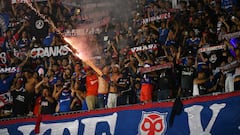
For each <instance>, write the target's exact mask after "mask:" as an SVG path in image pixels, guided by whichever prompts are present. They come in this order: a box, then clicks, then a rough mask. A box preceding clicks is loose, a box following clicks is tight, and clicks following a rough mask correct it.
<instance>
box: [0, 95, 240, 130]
mask: <svg viewBox="0 0 240 135" xmlns="http://www.w3.org/2000/svg"><path fill="white" fill-rule="evenodd" d="M182 102H183V109H182V112H181V114H180V115H176V116H175V119H174V122H173V124H172V125H171V126H169V124H168V123H169V119H170V115H171V111H172V106H173V102H158V103H149V104H144V105H142V104H141V105H140V104H139V105H132V106H123V107H119V108H112V109H104V110H97V111H87V112H79V113H76V112H75V113H73V114H62V115H54V116H51V115H46V116H44V117H42V120H41V122H40V131H39V132H40V133H39V135H43V134H44V135H50V134H52V135H55V134H57V135H65V134H68V135H94V134H95V135H103V134H104V135H164V134H166V135H203V134H204V135H239V134H240V117H239V114H240V109H239V102H240V91H236V92H232V93H227V94H226V93H225V94H219V95H214V96H202V97H195V98H190V99H186V100H183V101H182ZM36 121H37V118H35V117H34V118H17V119H13V120H5V121H0V134H1V135H16V134H24V135H33V134H34V128H35V123H36Z"/></svg>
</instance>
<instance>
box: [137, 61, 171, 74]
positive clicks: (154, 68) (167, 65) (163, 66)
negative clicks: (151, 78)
mask: <svg viewBox="0 0 240 135" xmlns="http://www.w3.org/2000/svg"><path fill="white" fill-rule="evenodd" d="M172 67H173V63H172V62H168V63H165V64H161V65H155V66H150V67H145V68H140V72H141V73H142V74H144V73H149V72H153V71H157V70H161V69H167V68H172Z"/></svg>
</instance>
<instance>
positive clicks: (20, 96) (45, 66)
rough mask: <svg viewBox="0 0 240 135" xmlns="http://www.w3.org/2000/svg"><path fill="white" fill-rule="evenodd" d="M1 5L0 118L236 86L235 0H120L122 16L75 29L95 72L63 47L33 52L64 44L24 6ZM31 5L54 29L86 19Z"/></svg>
mask: <svg viewBox="0 0 240 135" xmlns="http://www.w3.org/2000/svg"><path fill="white" fill-rule="evenodd" d="M1 3H2V4H1V5H2V9H1V12H0V15H2V16H4V15H5V16H6V15H7V16H8V17H9V22H11V23H9V24H8V27H7V29H6V30H3V28H2V27H1V32H0V33H1V35H0V36H1V37H0V53H1V55H0V66H1V72H0V95H1V103H2V104H3V105H1V109H0V110H1V116H6V115H7V116H10V117H17V116H27V115H38V114H54V113H61V112H70V111H80V110H95V109H101V108H114V107H117V106H121V105H129V104H136V103H149V102H156V101H164V100H167V99H173V98H176V97H177V96H180V97H192V96H199V95H206V94H213V93H222V92H232V91H235V90H239V89H240V72H239V58H240V50H239V47H238V45H239V43H240V40H239V37H240V36H239V35H240V34H239V31H240V9H239V7H240V2H239V1H237V0H186V1H184V0H182V1H180V2H179V3H178V5H175V7H173V4H172V3H171V1H167V0H128V4H129V5H131V8H130V9H126V10H129V15H124V14H122V15H120V16H117V17H116V16H111V14H110V17H111V20H110V21H109V22H108V23H107V24H106V25H103V26H101V27H99V28H98V31H94V32H93V33H88V34H85V35H81V38H83V37H84V40H85V41H86V42H87V43H88V44H89V48H96V49H95V50H94V53H95V54H94V56H98V57H95V59H92V61H93V62H94V63H95V64H96V65H97V67H99V68H100V69H101V71H102V74H103V75H99V74H97V73H96V72H95V71H94V70H93V69H92V68H91V67H90V66H88V64H87V63H85V62H84V61H81V60H80V59H79V58H78V57H76V56H75V55H74V54H72V53H71V52H68V54H67V55H62V56H52V55H50V56H44V57H41V56H38V57H34V55H35V54H34V52H33V51H32V50H33V49H34V48H51V47H59V48H60V47H62V46H63V45H66V44H67V42H66V41H65V40H64V39H63V38H62V35H60V34H59V33H57V32H56V29H54V28H53V27H52V26H51V25H49V24H48V23H47V22H46V21H44V20H42V18H40V17H39V16H38V15H37V14H36V13H35V12H34V11H33V10H31V9H30V8H29V7H28V6H27V5H26V4H24V3H11V2H6V1H1ZM3 4H4V5H3ZM33 7H35V8H36V9H37V10H38V11H40V13H41V14H43V15H44V16H46V18H47V19H48V20H50V22H53V23H54V24H55V25H56V27H57V29H58V30H59V31H61V32H62V33H66V32H67V31H68V32H69V31H71V30H74V29H78V27H77V26H78V25H79V24H83V23H86V20H87V19H83V18H84V17H83V16H82V15H81V10H80V9H79V8H76V7H74V6H66V5H65V4H63V3H61V2H60V1H59V0H46V1H42V2H33ZM129 16H130V17H129ZM81 38H79V39H81ZM35 53H37V52H35ZM3 56H5V57H3ZM9 68H13V69H15V70H13V72H10V70H5V69H9ZM7 93H10V96H9V94H7ZM3 100H7V101H6V102H5V101H3Z"/></svg>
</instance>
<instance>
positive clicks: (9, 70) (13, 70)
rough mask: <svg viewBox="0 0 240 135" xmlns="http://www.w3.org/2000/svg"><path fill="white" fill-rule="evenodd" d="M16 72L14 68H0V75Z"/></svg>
mask: <svg viewBox="0 0 240 135" xmlns="http://www.w3.org/2000/svg"><path fill="white" fill-rule="evenodd" d="M16 71H17V68H16V67H0V73H14V72H16Z"/></svg>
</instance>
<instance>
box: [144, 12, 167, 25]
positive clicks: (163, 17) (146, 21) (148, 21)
mask: <svg viewBox="0 0 240 135" xmlns="http://www.w3.org/2000/svg"><path fill="white" fill-rule="evenodd" d="M170 17H171V15H170V13H163V14H160V15H158V16H152V17H149V18H144V19H143V20H142V24H148V23H150V22H154V21H157V20H163V19H169V18H170Z"/></svg>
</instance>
